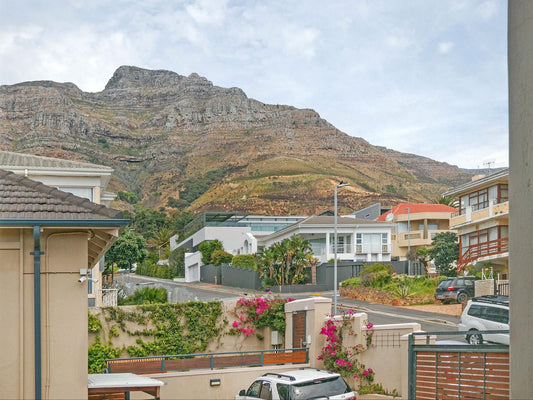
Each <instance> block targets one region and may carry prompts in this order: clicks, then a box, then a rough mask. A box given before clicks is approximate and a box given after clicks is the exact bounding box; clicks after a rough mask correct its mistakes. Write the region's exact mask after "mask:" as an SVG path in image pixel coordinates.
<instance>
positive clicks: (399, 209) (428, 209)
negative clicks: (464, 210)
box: [377, 203, 459, 221]
mask: <svg viewBox="0 0 533 400" xmlns="http://www.w3.org/2000/svg"><path fill="white" fill-rule="evenodd" d="M407 209H409V214H418V213H439V212H441V213H453V212H457V211H459V210H458V209H457V208H454V207H450V206H447V205H445V204H427V203H401V204H398V205H397V206H394V207H393V208H392V210H391V211H387V212H386V213H385V214H382V215H380V216H379V217H378V219H377V221H386V220H387V215H388V214H390V213H392V214H393V215H395V216H396V215H404V214H405V215H407Z"/></svg>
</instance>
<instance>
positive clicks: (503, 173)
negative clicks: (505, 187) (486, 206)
mask: <svg viewBox="0 0 533 400" xmlns="http://www.w3.org/2000/svg"><path fill="white" fill-rule="evenodd" d="M504 178H507V179H509V168H503V169H502V170H500V171H497V172H495V173H493V174H490V175H487V176H484V177H483V178H480V179H476V180H475V181H470V182H467V183H464V184H462V185H460V186H457V187H454V188H452V189H450V190H448V191H446V192H444V193H443V194H442V195H443V196H456V195H458V194H460V193H462V192H467V191H470V190H472V189H473V188H478V187H481V186H483V185H488V184H491V183H493V182H495V181H498V180H501V179H504Z"/></svg>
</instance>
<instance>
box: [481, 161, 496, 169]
mask: <svg viewBox="0 0 533 400" xmlns="http://www.w3.org/2000/svg"><path fill="white" fill-rule="evenodd" d="M495 163H496V161H494V160H489V161H484V162H483V165H484V166H485V167H487V168H488V169H491V168H492V165H494V164H495Z"/></svg>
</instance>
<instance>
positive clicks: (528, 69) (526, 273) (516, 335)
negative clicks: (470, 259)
mask: <svg viewBox="0 0 533 400" xmlns="http://www.w3.org/2000/svg"><path fill="white" fill-rule="evenodd" d="M532 38H533V1H530V0H509V26H508V41H509V47H508V63H509V139H510V140H509V154H510V164H509V168H510V172H509V198H510V200H509V205H510V220H509V231H510V232H509V273H510V282H511V284H510V285H511V287H510V289H511V290H510V314H511V346H510V357H511V398H513V399H526V398H531V394H532V393H533V380H532V379H531V376H532V375H533V346H531V335H530V333H531V332H533V296H531V288H532V287H533V268H531V260H533V245H532V242H531V230H532V229H533V211H532V210H533V187H532V185H533V182H532V180H533V111H532V110H533V40H532ZM530 147H531V148H530ZM524 333H527V334H524Z"/></svg>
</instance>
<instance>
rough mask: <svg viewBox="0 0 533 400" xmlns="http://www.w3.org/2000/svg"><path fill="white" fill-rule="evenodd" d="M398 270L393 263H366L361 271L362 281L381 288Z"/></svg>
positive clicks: (365, 284) (364, 283)
mask: <svg viewBox="0 0 533 400" xmlns="http://www.w3.org/2000/svg"><path fill="white" fill-rule="evenodd" d="M395 273H396V271H395V270H394V268H393V266H392V265H391V264H380V263H376V264H371V265H365V267H364V268H363V270H362V271H361V282H362V284H363V285H364V286H370V287H374V288H378V289H381V288H382V287H383V286H385V285H386V284H388V283H390V282H391V280H392V275H394V274H395Z"/></svg>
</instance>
